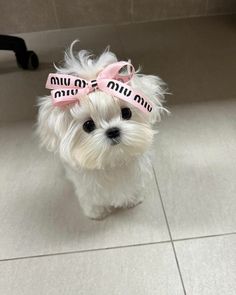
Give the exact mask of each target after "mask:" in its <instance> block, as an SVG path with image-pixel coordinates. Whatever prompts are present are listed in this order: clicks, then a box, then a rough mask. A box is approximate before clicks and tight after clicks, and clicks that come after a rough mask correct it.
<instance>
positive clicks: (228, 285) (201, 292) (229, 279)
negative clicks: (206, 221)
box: [175, 235, 236, 295]
mask: <svg viewBox="0 0 236 295" xmlns="http://www.w3.org/2000/svg"><path fill="white" fill-rule="evenodd" d="M175 248H176V251H177V256H178V260H179V264H180V269H181V273H182V276H183V280H184V285H185V288H186V292H187V294H189V295H190V294H191V295H213V294H214V295H235V292H236V251H235V249H236V235H229V236H221V237H213V238H204V239H194V240H188V241H181V242H175Z"/></svg>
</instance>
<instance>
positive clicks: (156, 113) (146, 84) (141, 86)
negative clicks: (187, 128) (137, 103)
mask: <svg viewBox="0 0 236 295" xmlns="http://www.w3.org/2000/svg"><path fill="white" fill-rule="evenodd" d="M132 86H133V87H134V88H136V89H138V90H140V91H141V93H143V94H144V95H145V96H146V97H147V98H148V99H149V100H150V101H151V102H152V105H153V109H152V112H151V113H150V115H149V122H150V123H151V124H154V123H155V122H156V121H160V120H161V114H162V113H163V112H165V111H166V112H168V111H167V110H166V109H165V108H164V107H163V103H164V101H165V94H167V88H166V84H165V83H164V82H163V81H162V80H161V79H160V78H159V77H157V76H153V75H143V74H136V75H135V76H134V78H133V79H132Z"/></svg>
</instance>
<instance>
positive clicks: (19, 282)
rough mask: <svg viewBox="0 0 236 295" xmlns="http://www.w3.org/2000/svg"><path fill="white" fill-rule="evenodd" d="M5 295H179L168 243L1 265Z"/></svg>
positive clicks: (1, 286) (0, 282) (0, 281)
mask: <svg viewBox="0 0 236 295" xmlns="http://www.w3.org/2000/svg"><path fill="white" fill-rule="evenodd" d="M0 273H1V276H0V293H1V294H4V295H32V294H34V295H41V294H50V295H66V294H68V295H78V294H79V295H95V294H96V295H105V294H112V295H124V294H125V295H126V294H127V295H144V294H145V295H155V294H158V295H183V289H182V285H181V282H180V277H179V274H178V270H177V267H176V262H175V259H174V255H173V251H172V246H171V245H170V244H158V245H146V246H138V247H131V248H122V249H112V250H102V251H95V252H87V253H78V254H69V255H56V256H48V257H40V258H33V259H32V258H31V259H23V260H15V261H4V262H0Z"/></svg>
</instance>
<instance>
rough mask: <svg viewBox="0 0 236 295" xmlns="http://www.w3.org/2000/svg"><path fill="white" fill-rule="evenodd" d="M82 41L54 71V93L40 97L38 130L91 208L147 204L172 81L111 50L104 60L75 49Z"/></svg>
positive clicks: (99, 211) (100, 212) (100, 211)
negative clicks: (153, 157)
mask: <svg viewBox="0 0 236 295" xmlns="http://www.w3.org/2000/svg"><path fill="white" fill-rule="evenodd" d="M74 43H75V42H73V43H72V45H71V47H70V48H69V50H68V51H67V52H66V53H65V61H64V64H63V66H62V67H56V66H55V68H56V70H57V73H56V74H50V75H49V78H48V82H47V88H50V89H53V90H52V92H51V93H52V95H51V96H45V97H41V98H39V115H38V124H37V131H38V134H39V135H40V138H41V143H42V145H44V146H46V148H47V149H48V150H49V151H52V152H55V153H57V154H59V156H60V158H61V160H62V162H63V164H64V166H65V169H66V175H67V177H68V178H69V179H70V180H71V181H72V182H73V184H74V186H75V190H76V194H77V196H78V198H79V201H80V205H81V207H82V209H83V211H84V214H85V215H87V216H88V217H90V218H92V219H102V218H104V217H106V216H107V215H108V214H109V213H111V212H112V209H114V208H131V207H134V206H136V205H137V204H139V203H140V202H142V198H143V194H142V193H141V191H142V189H143V188H144V187H145V183H146V180H147V179H148V178H150V176H151V174H152V166H151V161H150V156H149V150H150V147H151V144H152V142H153V136H154V134H155V133H157V132H156V131H154V130H153V125H154V123H155V122H156V121H157V120H160V115H161V113H162V112H163V111H164V110H165V109H164V108H163V107H162V103H163V100H164V94H165V89H163V86H164V85H165V84H164V83H163V82H162V80H161V79H160V78H158V77H157V76H151V75H143V74H140V73H139V71H136V72H135V71H134V70H133V67H132V65H131V64H130V61H128V62H118V61H117V58H116V56H115V54H114V53H112V52H110V51H109V50H108V49H107V50H106V51H104V52H103V53H102V54H101V56H99V57H98V58H94V57H93V56H92V55H90V54H89V53H88V52H87V51H85V50H81V51H79V52H78V53H77V54H75V53H74V52H73V45H74Z"/></svg>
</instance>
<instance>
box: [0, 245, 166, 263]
mask: <svg viewBox="0 0 236 295" xmlns="http://www.w3.org/2000/svg"><path fill="white" fill-rule="evenodd" d="M168 243H171V241H170V240H166V241H159V242H149V243H141V244H134V245H132V244H130V245H122V246H114V247H106V248H95V249H86V250H75V251H68V252H57V253H49V254H39V255H31V256H20V257H13V258H3V259H0V262H4V261H12V260H13V261H14V260H24V259H32V258H43V257H50V256H61V255H70V254H80V253H89V252H99V251H106V250H117V249H125V248H133V247H142V246H152V245H159V244H168Z"/></svg>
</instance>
